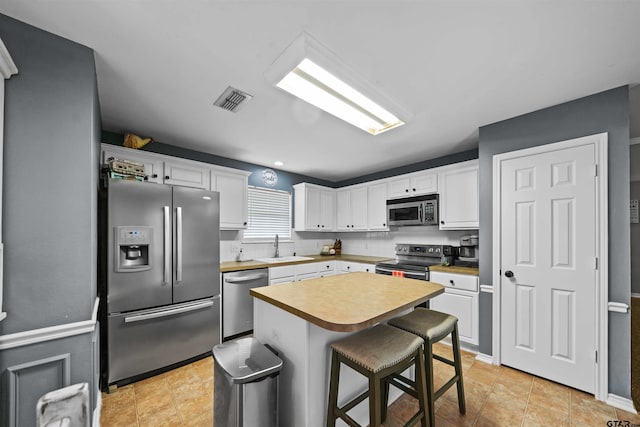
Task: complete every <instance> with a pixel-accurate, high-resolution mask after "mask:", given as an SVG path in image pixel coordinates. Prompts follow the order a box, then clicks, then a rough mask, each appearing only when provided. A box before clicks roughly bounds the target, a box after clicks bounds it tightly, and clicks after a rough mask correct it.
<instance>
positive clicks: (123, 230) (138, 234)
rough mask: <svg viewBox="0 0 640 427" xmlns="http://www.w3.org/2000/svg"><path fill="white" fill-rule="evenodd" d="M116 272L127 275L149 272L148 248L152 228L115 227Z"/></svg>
mask: <svg viewBox="0 0 640 427" xmlns="http://www.w3.org/2000/svg"><path fill="white" fill-rule="evenodd" d="M114 234H115V236H114V238H115V245H113V246H114V248H115V251H116V253H115V256H114V260H115V263H114V267H115V270H116V272H120V273H128V272H131V273H133V272H136V271H145V270H150V269H151V265H150V263H149V260H150V257H149V246H150V245H151V239H152V237H153V229H152V227H131V226H124V227H115V229H114Z"/></svg>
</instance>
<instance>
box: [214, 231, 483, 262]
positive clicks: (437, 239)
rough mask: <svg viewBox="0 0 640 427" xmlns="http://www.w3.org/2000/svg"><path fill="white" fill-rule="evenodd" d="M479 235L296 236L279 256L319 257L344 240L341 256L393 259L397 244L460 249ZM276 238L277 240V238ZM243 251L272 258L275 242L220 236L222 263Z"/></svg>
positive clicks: (229, 233) (379, 233)
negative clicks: (466, 239)
mask: <svg viewBox="0 0 640 427" xmlns="http://www.w3.org/2000/svg"><path fill="white" fill-rule="evenodd" d="M464 234H478V231H477V230H457V231H441V230H439V229H438V228H437V227H421V226H417V227H400V228H395V229H393V230H392V231H369V232H362V233H326V234H324V233H323V234H321V233H314V232H300V233H297V232H295V231H294V232H293V233H292V241H289V242H286V241H284V242H283V241H281V242H280V256H289V255H293V253H294V252H295V253H296V254H297V255H312V254H319V253H320V250H321V249H322V246H323V245H331V244H333V242H334V241H335V239H340V240H342V252H343V253H346V254H352V255H370V256H380V257H389V258H394V257H395V254H394V250H395V245H396V243H424V244H432V245H453V246H459V245H460V236H462V235H464ZM274 237H275V236H274ZM240 249H242V252H243V255H244V260H250V259H254V258H264V257H271V256H273V254H274V251H275V248H274V246H273V241H272V242H265V243H243V242H242V232H241V231H221V232H220V261H221V262H225V261H235V260H236V259H237V256H238V252H239V251H240Z"/></svg>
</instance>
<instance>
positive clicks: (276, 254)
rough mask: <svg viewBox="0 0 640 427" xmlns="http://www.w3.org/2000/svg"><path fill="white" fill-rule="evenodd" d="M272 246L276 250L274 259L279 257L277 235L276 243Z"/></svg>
mask: <svg viewBox="0 0 640 427" xmlns="http://www.w3.org/2000/svg"><path fill="white" fill-rule="evenodd" d="M273 246H274V247H275V248H276V253H275V254H274V255H273V257H274V258H278V257H279V256H280V247H279V243H278V235H277V234H276V241H275V243H274V244H273Z"/></svg>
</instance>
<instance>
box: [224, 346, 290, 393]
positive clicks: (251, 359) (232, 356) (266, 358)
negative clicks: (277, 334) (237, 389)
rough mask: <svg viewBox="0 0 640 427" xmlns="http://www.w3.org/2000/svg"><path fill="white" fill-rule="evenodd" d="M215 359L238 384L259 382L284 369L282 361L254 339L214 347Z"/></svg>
mask: <svg viewBox="0 0 640 427" xmlns="http://www.w3.org/2000/svg"><path fill="white" fill-rule="evenodd" d="M212 352H213V359H214V360H215V361H216V363H217V364H218V365H220V367H221V368H222V369H223V370H224V371H225V373H226V374H227V375H228V376H229V377H231V379H232V381H233V382H234V383H236V384H241V383H248V382H251V381H257V380H259V379H261V378H263V377H266V376H267V375H270V374H272V373H274V372H278V371H279V370H280V369H281V368H282V360H281V359H280V358H279V357H278V356H276V355H275V354H273V353H272V352H271V351H270V350H269V349H268V348H267V347H265V346H264V345H263V344H262V343H261V342H260V341H258V340H257V339H255V338H253V337H249V338H241V339H237V340H233V341H227V342H225V343H222V344H218V345H216V346H214V347H213V350H212Z"/></svg>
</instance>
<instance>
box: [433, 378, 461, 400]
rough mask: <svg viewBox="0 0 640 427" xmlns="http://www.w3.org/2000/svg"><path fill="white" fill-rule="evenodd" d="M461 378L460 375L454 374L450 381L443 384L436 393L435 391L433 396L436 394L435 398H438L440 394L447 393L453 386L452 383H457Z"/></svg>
mask: <svg viewBox="0 0 640 427" xmlns="http://www.w3.org/2000/svg"><path fill="white" fill-rule="evenodd" d="M459 379H460V377H459V376H458V375H454V376H453V377H452V378H451V379H450V380H449V381H447V383H446V384H445V385H443V386H442V387H440V388H439V389H438V390H437V391H436V392H435V393H433V396H434V397H433V400H436V399H438V398H439V397H440V396H442V395H443V394H445V393H446V392H447V390H449V389H450V388H451V386H452V385H454V384H455V383H457V382H458V380H459Z"/></svg>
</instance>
